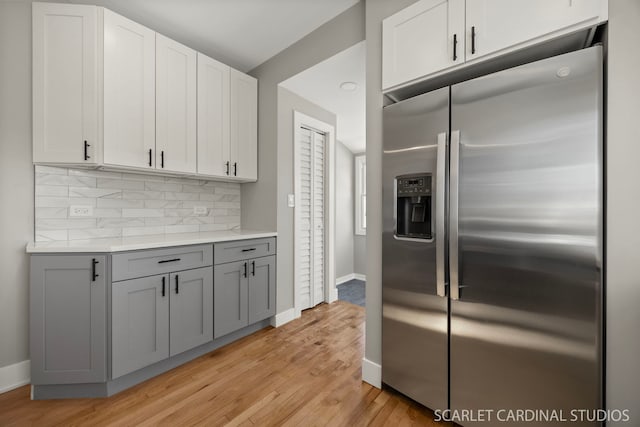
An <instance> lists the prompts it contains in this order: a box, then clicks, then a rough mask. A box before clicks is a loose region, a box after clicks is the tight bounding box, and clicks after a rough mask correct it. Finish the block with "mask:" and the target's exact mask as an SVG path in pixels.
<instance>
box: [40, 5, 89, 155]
mask: <svg viewBox="0 0 640 427" xmlns="http://www.w3.org/2000/svg"><path fill="white" fill-rule="evenodd" d="M99 145H100V139H99V136H98V10H97V7H95V6H84V5H67V4H54V3H33V161H34V163H53V164H55V163H68V164H79V165H94V164H96V163H98V161H99V159H98V155H99V153H100V150H99V148H100V147H99Z"/></svg>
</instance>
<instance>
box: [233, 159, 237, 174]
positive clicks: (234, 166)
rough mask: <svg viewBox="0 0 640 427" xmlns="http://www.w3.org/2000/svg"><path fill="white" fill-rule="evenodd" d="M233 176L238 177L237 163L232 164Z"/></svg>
mask: <svg viewBox="0 0 640 427" xmlns="http://www.w3.org/2000/svg"><path fill="white" fill-rule="evenodd" d="M233 176H238V162H234V163H233Z"/></svg>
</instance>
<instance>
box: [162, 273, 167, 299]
mask: <svg viewBox="0 0 640 427" xmlns="http://www.w3.org/2000/svg"><path fill="white" fill-rule="evenodd" d="M165 279H166V278H165V277H164V276H162V296H163V297H164V296H165V294H166V291H165V286H166V285H167V284H166V283H165V282H166V280H165Z"/></svg>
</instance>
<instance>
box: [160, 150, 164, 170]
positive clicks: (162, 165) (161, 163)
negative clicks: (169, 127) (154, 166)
mask: <svg viewBox="0 0 640 427" xmlns="http://www.w3.org/2000/svg"><path fill="white" fill-rule="evenodd" d="M160 167H161V168H163V169H164V150H162V151H161V152H160Z"/></svg>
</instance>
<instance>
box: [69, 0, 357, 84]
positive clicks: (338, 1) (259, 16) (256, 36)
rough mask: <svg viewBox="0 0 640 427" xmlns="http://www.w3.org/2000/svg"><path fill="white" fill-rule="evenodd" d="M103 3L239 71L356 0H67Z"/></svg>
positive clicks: (258, 62) (320, 23)
mask: <svg viewBox="0 0 640 427" xmlns="http://www.w3.org/2000/svg"><path fill="white" fill-rule="evenodd" d="M68 1H70V2H71V3H83V4H86V3H92V4H96V5H98V6H104V7H106V8H108V9H111V10H113V11H114V12H117V13H119V14H121V15H124V16H126V17H127V18H129V19H132V20H134V21H136V22H139V23H140V24H143V25H145V26H147V27H149V28H151V29H152V30H155V31H157V32H159V33H162V34H164V35H165V36H167V37H170V38H172V39H174V40H176V41H178V42H180V43H183V44H185V45H187V46H189V47H191V48H193V49H195V50H198V51H200V52H202V53H205V54H207V55H209V56H211V57H213V58H214V59H217V60H218V61H221V62H224V63H225V64H228V65H230V66H232V67H234V68H236V69H238V70H240V71H244V72H246V71H249V70H252V69H253V68H255V67H256V66H258V65H260V64H262V63H263V62H264V61H266V60H267V59H269V58H271V57H273V56H274V55H276V54H277V53H279V52H281V51H282V50H284V49H286V48H287V47H289V46H291V45H292V44H293V43H295V42H296V41H298V40H300V39H301V38H302V37H304V36H306V35H307V34H309V33H310V32H312V31H313V30H315V29H316V28H318V27H319V26H321V25H322V24H324V23H325V22H327V21H330V20H331V19H333V18H334V17H336V16H338V15H339V14H340V13H342V12H344V11H345V10H347V9H348V8H350V7H351V6H353V5H354V4H356V3H357V2H358V0H322V1H318V0H181V1H180V0H89V1H87V0H68Z"/></svg>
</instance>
